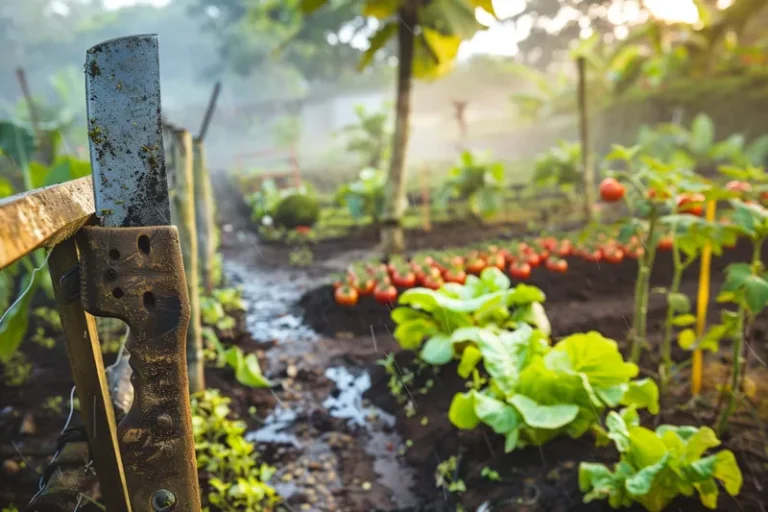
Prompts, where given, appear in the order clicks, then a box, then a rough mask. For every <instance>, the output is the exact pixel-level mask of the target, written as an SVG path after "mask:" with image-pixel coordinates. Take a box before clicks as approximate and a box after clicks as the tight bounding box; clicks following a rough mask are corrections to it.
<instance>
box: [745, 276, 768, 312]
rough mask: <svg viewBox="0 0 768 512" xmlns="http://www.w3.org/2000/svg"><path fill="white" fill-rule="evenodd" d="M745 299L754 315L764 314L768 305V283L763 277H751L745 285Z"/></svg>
mask: <svg viewBox="0 0 768 512" xmlns="http://www.w3.org/2000/svg"><path fill="white" fill-rule="evenodd" d="M744 299H745V303H746V306H747V308H749V311H750V312H752V314H753V315H757V314H759V313H760V312H762V311H763V309H764V308H765V306H766V305H768V281H766V280H765V278H763V277H761V276H754V275H752V276H749V277H748V278H747V280H746V282H745V283H744Z"/></svg>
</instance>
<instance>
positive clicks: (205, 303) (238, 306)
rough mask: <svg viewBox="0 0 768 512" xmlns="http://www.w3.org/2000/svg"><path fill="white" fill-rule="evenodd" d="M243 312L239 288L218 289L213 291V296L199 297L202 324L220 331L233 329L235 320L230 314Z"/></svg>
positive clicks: (243, 304)
mask: <svg viewBox="0 0 768 512" xmlns="http://www.w3.org/2000/svg"><path fill="white" fill-rule="evenodd" d="M240 311H245V303H244V302H243V299H242V290H241V289H240V288H219V289H216V290H213V296H212V297H207V296H201V297H200V314H201V316H202V321H203V324H205V325H210V326H215V327H216V328H217V329H219V330H220V331H226V330H229V329H232V328H234V327H235V323H236V321H235V318H234V317H233V316H232V315H231V313H237V312H240Z"/></svg>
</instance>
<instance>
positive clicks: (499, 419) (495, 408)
mask: <svg viewBox="0 0 768 512" xmlns="http://www.w3.org/2000/svg"><path fill="white" fill-rule="evenodd" d="M474 399H475V414H477V417H478V418H480V420H481V421H482V422H483V423H485V424H486V425H488V426H489V427H491V428H492V429H493V431H494V432H496V433H497V434H506V433H508V432H511V431H513V430H517V428H518V425H519V424H520V416H519V415H518V414H517V410H515V408H514V407H512V406H511V405H508V404H506V403H504V402H502V401H501V400H496V399H495V398H492V397H490V396H487V395H484V394H482V393H477V392H475V393H474Z"/></svg>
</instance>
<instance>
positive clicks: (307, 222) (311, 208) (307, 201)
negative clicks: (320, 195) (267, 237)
mask: <svg viewBox="0 0 768 512" xmlns="http://www.w3.org/2000/svg"><path fill="white" fill-rule="evenodd" d="M319 217H320V205H319V204H318V202H317V199H315V198H314V197H311V196H308V195H306V194H293V195H290V196H288V197H286V198H285V199H283V200H282V201H280V202H279V203H278V205H277V207H276V208H275V213H274V221H275V225H277V226H280V227H284V228H288V229H295V228H297V227H299V226H314V225H315V223H316V222H317V219H318V218H319Z"/></svg>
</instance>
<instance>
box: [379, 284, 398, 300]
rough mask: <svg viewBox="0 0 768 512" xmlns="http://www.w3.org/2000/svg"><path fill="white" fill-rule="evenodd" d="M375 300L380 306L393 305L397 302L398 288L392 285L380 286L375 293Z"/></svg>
mask: <svg viewBox="0 0 768 512" xmlns="http://www.w3.org/2000/svg"><path fill="white" fill-rule="evenodd" d="M373 298H374V300H376V302H378V303H379V304H393V303H394V302H395V301H396V300H397V288H395V287H394V286H392V285H391V284H380V285H379V286H377V287H376V289H375V290H374V291H373Z"/></svg>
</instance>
